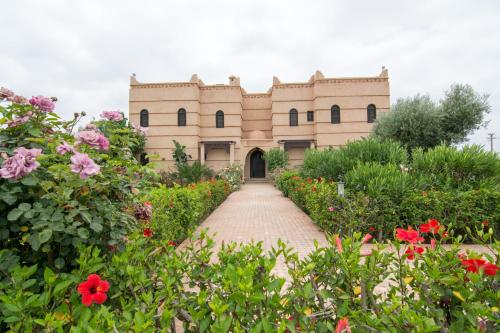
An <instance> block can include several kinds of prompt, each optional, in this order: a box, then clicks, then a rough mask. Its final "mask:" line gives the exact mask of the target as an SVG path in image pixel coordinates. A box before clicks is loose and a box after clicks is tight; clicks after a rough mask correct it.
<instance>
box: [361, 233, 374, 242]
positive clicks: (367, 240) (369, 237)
mask: <svg viewBox="0 0 500 333" xmlns="http://www.w3.org/2000/svg"><path fill="white" fill-rule="evenodd" d="M372 238H373V236H372V235H370V234H366V235H365V237H363V239H362V240H361V242H362V243H363V244H366V243H368V242H369V241H370V239H372Z"/></svg>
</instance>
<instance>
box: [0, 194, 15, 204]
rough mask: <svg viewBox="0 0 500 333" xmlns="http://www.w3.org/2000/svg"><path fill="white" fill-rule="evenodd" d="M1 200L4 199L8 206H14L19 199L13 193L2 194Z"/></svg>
mask: <svg viewBox="0 0 500 333" xmlns="http://www.w3.org/2000/svg"><path fill="white" fill-rule="evenodd" d="M0 199H2V200H3V201H4V202H5V203H6V204H8V205H13V204H14V203H15V202H16V200H17V197H16V196H15V195H13V194H12V193H9V192H2V193H0Z"/></svg>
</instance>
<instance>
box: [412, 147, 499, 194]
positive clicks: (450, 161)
mask: <svg viewBox="0 0 500 333" xmlns="http://www.w3.org/2000/svg"><path fill="white" fill-rule="evenodd" d="M412 168H413V171H414V172H415V173H419V174H426V175H429V177H430V178H431V179H432V184H433V185H434V186H437V187H452V188H465V189H467V188H477V187H479V186H481V184H484V185H487V184H488V183H491V187H493V186H495V185H496V186H498V184H499V183H500V159H499V158H498V156H497V155H496V154H495V153H491V152H487V151H485V150H484V149H483V148H481V147H479V146H477V145H473V146H465V147H463V148H462V149H461V150H457V149H455V148H453V147H447V146H437V147H435V148H432V149H429V150H428V151H427V152H424V151H423V149H417V150H415V151H414V152H413V162H412Z"/></svg>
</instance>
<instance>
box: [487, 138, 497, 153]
mask: <svg viewBox="0 0 500 333" xmlns="http://www.w3.org/2000/svg"><path fill="white" fill-rule="evenodd" d="M488 139H490V150H491V152H493V140H495V139H496V137H495V133H488Z"/></svg>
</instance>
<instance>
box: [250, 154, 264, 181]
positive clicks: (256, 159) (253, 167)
mask: <svg viewBox="0 0 500 333" xmlns="http://www.w3.org/2000/svg"><path fill="white" fill-rule="evenodd" d="M264 177H266V162H265V161H264V160H263V159H262V152H261V151H260V150H256V151H254V152H253V153H252V155H250V178H264Z"/></svg>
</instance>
